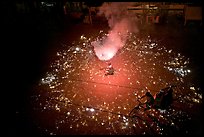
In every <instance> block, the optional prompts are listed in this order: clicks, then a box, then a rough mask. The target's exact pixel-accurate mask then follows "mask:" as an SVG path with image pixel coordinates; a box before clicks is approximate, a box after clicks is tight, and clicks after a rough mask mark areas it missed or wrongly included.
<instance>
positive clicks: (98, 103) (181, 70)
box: [31, 31, 202, 135]
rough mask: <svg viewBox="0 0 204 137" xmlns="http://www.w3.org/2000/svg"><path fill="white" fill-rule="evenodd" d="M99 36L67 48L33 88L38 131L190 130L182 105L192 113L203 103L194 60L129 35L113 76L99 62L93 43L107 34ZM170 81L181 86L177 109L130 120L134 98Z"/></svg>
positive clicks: (176, 91)
mask: <svg viewBox="0 0 204 137" xmlns="http://www.w3.org/2000/svg"><path fill="white" fill-rule="evenodd" d="M99 34H100V37H99V35H98V36H97V37H96V38H87V37H85V36H81V38H80V40H79V41H77V42H73V45H72V46H71V47H70V46H68V45H66V44H64V46H65V47H64V50H60V51H58V52H57V54H56V56H57V59H56V60H54V61H53V63H52V64H51V66H50V70H49V71H47V73H46V74H45V76H44V77H43V78H42V79H41V80H40V82H39V85H37V86H36V88H34V89H35V91H34V93H33V95H32V97H31V101H32V104H33V106H32V107H31V108H32V111H33V115H34V117H35V122H36V123H35V124H36V125H37V126H38V128H39V130H40V131H42V132H43V133H45V134H50V135H68V134H97V135H98V134H102V135H104V134H109V135H112V134H114V135H116V134H130V135H132V134H139V135H141V134H156V135H159V134H161V135H169V134H171V133H172V132H171V131H173V133H178V132H179V131H180V130H182V131H185V132H186V133H188V132H190V131H189V129H186V128H185V126H184V125H185V124H186V121H188V120H190V119H191V115H190V114H188V113H187V112H186V111H185V110H184V107H183V105H184V106H185V107H186V108H188V109H189V110H190V109H191V108H192V107H193V106H194V105H196V104H201V103H202V94H201V91H200V88H199V87H196V85H195V84H194V83H192V81H193V79H191V77H189V75H190V74H191V72H192V71H193V70H190V69H189V65H190V59H189V58H187V57H185V56H182V54H180V53H176V52H174V51H173V50H172V49H167V48H166V47H165V46H163V45H159V44H158V43H157V40H152V39H151V37H150V36H148V37H144V38H139V37H138V36H137V35H135V34H133V33H128V36H127V41H126V43H125V45H124V46H123V47H122V48H121V50H120V52H118V53H117V56H115V57H114V58H112V60H111V61H112V62H111V63H112V65H113V66H114V68H115V69H116V70H115V74H114V75H111V76H105V75H104V71H103V69H101V68H104V67H105V66H106V65H107V64H106V63H105V62H103V61H100V60H98V59H97V57H96V56H95V54H94V49H93V46H92V45H91V43H92V42H95V40H96V39H103V37H106V36H107V34H105V33H104V32H103V31H100V33H99ZM110 50H114V49H110ZM103 59H104V58H103ZM105 59H107V58H105ZM172 83H173V84H177V85H180V86H178V87H177V88H175V89H174V96H175V98H179V100H178V102H177V104H176V106H177V108H171V109H169V110H166V111H165V110H155V109H150V110H148V111H146V113H144V112H141V113H139V114H140V116H141V119H144V120H143V121H142V120H139V119H138V120H135V119H133V118H131V117H128V114H129V112H130V111H131V110H132V109H133V108H134V107H135V106H136V105H137V102H136V99H137V98H139V97H141V96H142V95H144V94H145V92H146V91H147V90H149V91H150V92H151V93H152V94H153V95H155V94H156V93H157V92H158V91H159V90H160V89H161V88H164V87H166V86H168V85H170V84H172ZM185 83H188V84H185ZM180 104H182V106H181V105H180Z"/></svg>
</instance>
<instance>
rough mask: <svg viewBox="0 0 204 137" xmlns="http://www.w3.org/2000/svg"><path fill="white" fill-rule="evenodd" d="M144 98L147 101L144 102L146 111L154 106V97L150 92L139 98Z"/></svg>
mask: <svg viewBox="0 0 204 137" xmlns="http://www.w3.org/2000/svg"><path fill="white" fill-rule="evenodd" d="M144 97H146V98H147V101H146V103H145V104H146V109H150V108H151V106H153V105H154V97H153V96H152V94H151V93H150V92H148V91H147V92H146V93H145V95H144V96H142V97H141V98H144Z"/></svg>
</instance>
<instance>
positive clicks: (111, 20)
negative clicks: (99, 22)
mask: <svg viewBox="0 0 204 137" xmlns="http://www.w3.org/2000/svg"><path fill="white" fill-rule="evenodd" d="M133 5H134V3H132V2H112V3H104V4H103V5H102V6H101V7H100V8H99V13H98V14H99V15H102V14H104V15H105V17H106V18H107V20H108V25H109V27H110V31H109V32H108V36H107V37H106V38H105V39H103V41H102V42H101V41H94V42H93V43H92V45H93V46H94V51H95V53H96V55H97V57H98V58H99V59H100V60H110V59H111V58H112V57H113V56H114V55H115V54H116V53H117V51H118V50H119V49H120V48H122V47H123V46H124V45H125V43H126V40H127V36H128V33H129V32H132V33H137V32H138V28H137V24H136V23H137V17H136V16H135V15H134V14H133V13H131V12H128V9H127V8H128V6H133Z"/></svg>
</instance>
